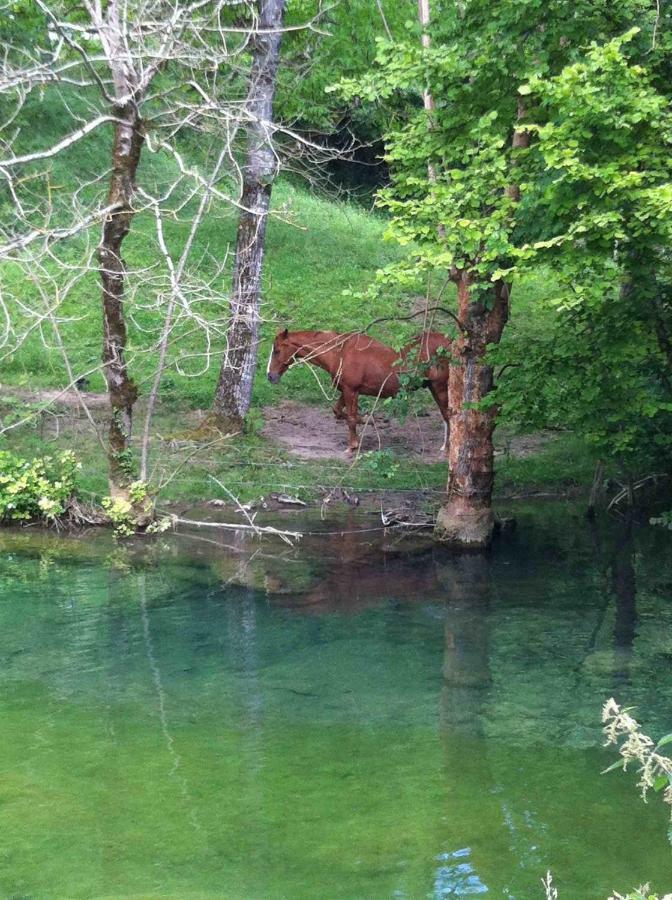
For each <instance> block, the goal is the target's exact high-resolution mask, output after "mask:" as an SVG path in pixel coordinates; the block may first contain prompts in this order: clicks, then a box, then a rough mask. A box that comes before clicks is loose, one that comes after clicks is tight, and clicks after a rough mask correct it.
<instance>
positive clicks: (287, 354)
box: [266, 328, 296, 384]
mask: <svg viewBox="0 0 672 900" xmlns="http://www.w3.org/2000/svg"><path fill="white" fill-rule="evenodd" d="M295 352H296V347H294V346H293V344H292V342H291V341H290V339H289V332H288V331H287V329H286V328H285V330H284V331H279V332H278V333H277V334H276V336H275V340H274V341H273V349H272V350H271V355H270V356H269V358H268V367H267V369H266V374H267V375H268V380H269V381H270V382H271V384H277V383H278V382H279V381H280V379H281V378H282V376H283V375H284V374H285V372H286V371H287V369H288V368H289V367H290V366H291V364H292V363H293V362H294V354H295Z"/></svg>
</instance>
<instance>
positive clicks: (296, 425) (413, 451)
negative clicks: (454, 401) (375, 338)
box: [0, 385, 554, 463]
mask: <svg viewBox="0 0 672 900" xmlns="http://www.w3.org/2000/svg"><path fill="white" fill-rule="evenodd" d="M3 394H7V395H10V396H13V397H16V398H20V399H22V400H26V401H27V402H29V403H33V404H44V406H45V407H47V408H50V407H51V406H52V404H53V406H54V411H58V410H59V409H60V410H62V411H66V410H67V411H68V413H69V415H67V416H66V419H67V421H65V422H64V423H63V426H64V427H66V428H67V427H69V428H72V429H74V430H78V426H81V427H85V428H86V427H88V424H87V422H86V419H85V418H84V416H83V414H82V412H81V409H80V399H79V396H78V393H77V391H75V390H67V391H58V390H36V391H31V390H28V389H25V388H5V387H3V386H1V385H0V398H1V397H2V395H3ZM80 396H81V398H82V399H83V400H84V402H85V403H86V405H87V407H89V409H90V410H91V411H92V413H93V414H94V417H95V418H96V419H97V420H98V419H100V416H101V414H103V415H105V413H106V411H107V406H108V400H107V395H106V394H104V393H93V392H91V391H83V392H82V394H81V395H80ZM142 406H143V404H142V400H141V401H140V402H139V404H138V410H137V411H138V412H141V411H142ZM263 413H264V427H263V429H262V434H263V436H264V437H265V438H266V439H267V440H268V441H270V442H271V443H274V444H277V445H279V446H280V447H282V448H283V449H284V450H286V451H287V452H288V453H291V454H292V455H293V456H296V457H298V458H299V459H306V460H319V459H331V460H334V459H341V460H343V461H346V460H349V457H347V455H346V447H347V435H348V429H347V425H346V423H345V422H344V421H337V420H336V418H335V417H334V414H333V412H332V410H331V406H330V405H329V404H327V403H325V404H324V405H323V406H313V405H310V404H307V403H298V402H296V401H294V400H283V401H281V402H280V403H278V404H275V405H273V406H266V407H265V408H264V410H263ZM206 414H207V411H204V410H200V411H198V410H194V411H193V412H192V413H191V414H188V415H187V416H186V422H187V423H188V425H189V427H196V426H197V425H198V423H199V420H200V419H202V418H203V417H204V416H205V415H206ZM73 416H74V418H72V417H73ZM80 418H81V420H82V421H81V422H79V421H78V420H79V419H80ZM47 419H49V417H47ZM364 419H365V422H364V424H363V425H360V426H358V429H357V433H358V435H359V438H360V448H361V452H362V453H366V452H367V451H370V450H392V451H393V452H394V453H395V454H396V455H397V456H400V457H404V458H406V459H408V458H411V459H415V460H416V461H417V462H421V463H435V462H441V461H442V460H444V459H445V454H444V453H443V451H442V450H441V445H442V444H443V420H442V419H441V416H440V415H439V413H438V411H437V410H436V409H434V408H431V407H428V408H427V409H420V410H418V411H417V412H414V413H411V414H410V415H408V416H407V417H406V419H405V420H404V421H403V422H402V421H399V420H398V419H393V418H390V417H388V416H386V415H384V413H380V412H378V413H376V414H375V415H372V416H367V415H366V414H364ZM45 424H46V425H47V426H50V425H51V423H50V422H49V421H47V422H46V423H45ZM57 426H58V422H57ZM52 430H53V428H52ZM56 430H57V431H58V427H57V428H56ZM553 438H554V435H553V434H552V433H551V432H538V433H536V434H527V435H506V434H505V433H504V432H503V431H502V430H501V429H499V430H498V431H496V432H495V446H496V451H495V452H496V454H501V453H510V454H511V455H512V456H515V457H525V456H530V455H532V454H534V453H537V452H538V451H539V450H540V449H542V448H543V447H544V446H545V445H546V444H548V443H549V442H550V441H552V440H553Z"/></svg>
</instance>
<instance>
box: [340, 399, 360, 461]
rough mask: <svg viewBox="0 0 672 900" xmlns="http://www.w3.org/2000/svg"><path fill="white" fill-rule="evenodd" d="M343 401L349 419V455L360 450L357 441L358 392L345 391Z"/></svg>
mask: <svg viewBox="0 0 672 900" xmlns="http://www.w3.org/2000/svg"><path fill="white" fill-rule="evenodd" d="M343 399H344V402H345V410H346V413H347V419H348V453H354V452H355V451H356V450H358V449H359V441H358V440H357V422H358V420H359V394H358V393H357V391H351V390H349V389H347V388H344V389H343Z"/></svg>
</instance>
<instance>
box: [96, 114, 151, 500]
mask: <svg viewBox="0 0 672 900" xmlns="http://www.w3.org/2000/svg"><path fill="white" fill-rule="evenodd" d="M115 112H116V113H117V115H118V117H119V120H120V121H119V122H118V123H117V124H116V125H115V129H114V144H113V151H112V154H113V156H112V175H111V177H110V189H109V195H108V204H109V205H110V206H114V207H115V210H114V212H111V213H110V214H109V215H108V216H107V218H106V220H105V222H104V224H103V236H102V240H101V243H100V247H99V249H98V259H99V262H100V278H101V281H102V286H103V372H104V374H105V380H106V382H107V391H108V396H109V399H110V407H111V416H110V430H109V444H108V461H109V482H110V494H111V495H112V496H113V497H114V496H117V495H120V494H123V493H124V492H125V488H126V487H127V486H128V483H129V481H132V471H131V468H130V462H129V460H128V450H129V446H130V439H131V427H132V421H133V405H134V403H135V400H136V398H137V396H138V391H137V388H136V386H135V384H134V383H133V381H132V380H131V378H130V377H129V374H128V368H127V365H126V358H125V351H126V320H125V316H124V286H125V273H126V270H125V265H124V260H123V258H122V256H121V245H122V243H123V241H124V238H125V237H126V235H127V234H128V232H129V229H130V227H131V220H132V218H133V205H132V203H133V192H134V189H135V174H136V171H137V168H138V163H139V161H140V152H141V150H142V144H143V132H142V123H141V120H140V117H139V115H138V111H137V107H136V106H135V104H134V103H132V102H129V103H128V104H127V105H126V106H125V107H123V109H117V110H115Z"/></svg>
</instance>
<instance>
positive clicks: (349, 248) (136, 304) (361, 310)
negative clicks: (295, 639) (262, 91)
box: [0, 104, 594, 501]
mask: <svg viewBox="0 0 672 900" xmlns="http://www.w3.org/2000/svg"><path fill="white" fill-rule="evenodd" d="M29 112H30V115H31V120H32V122H33V125H34V127H33V129H32V131H31V135H32V137H31V138H30V140H31V141H32V142H33V143H34V144H35V146H37V143H38V142H39V141H42V142H49V139H50V136H53V135H54V134H57V133H59V127H61V126H60V125H59V111H58V109H57V108H55V107H53V106H47V105H40V104H37V105H35V104H33V106H32V107H31V109H30V110H29ZM108 140H109V134H106V133H105V132H104V131H100V132H96V133H94V134H93V135H92V136H91V138H90V140H88V141H86V142H82V143H80V144H77V145H75V146H74V147H73V148H72V149H71V150H70V151H69V152H68V153H67V154H66V155H65V156H64V157H62V158H59V159H57V160H55V161H53V163H52V164H51V166H50V168H49V169H48V171H47V173H46V174H45V173H44V171H42V174H41V175H40V178H41V179H42V180H43V181H44V182H45V184H46V185H47V187H48V189H49V190H50V191H52V192H53V195H54V197H55V198H56V199H55V203H56V207H57V209H58V208H60V210H61V213H60V214H61V215H62V216H64V217H65V216H66V209H67V204H68V202H69V197H70V194H71V186H72V175H71V173H72V172H73V171H77V172H78V173H81V174H82V175H84V176H85V177H91V178H93V177H94V176H95V174H96V173H97V172H100V160H101V159H106V158H107V157H106V154H107V142H108ZM35 146H33V144H32V143H31V144H30V145H29V146H27V147H25V148H24V149H26V150H30V149H35ZM192 149H193V148H192ZM195 152H196V151H194V153H195ZM174 175H175V167H174V164H173V162H172V161H171V160H170V159H168V158H166V157H162V156H160V155H149V154H145V157H144V158H143V162H142V164H141V168H140V175H139V182H140V183H141V184H142V185H145V186H148V187H149V188H150V189H152V190H154V191H159V190H160V189H161V187H162V185H165V184H166V183H168V182H169V181H170V180H171V179H172V178H173V177H174ZM41 183H42V182H40V181H39V180H38V184H41ZM103 190H104V180H103V179H101V180H100V182H99V183H98V184H97V185H96V184H94V185H93V186H92V187H91V188H90V189H89V191H88V199H89V200H93V199H94V198H95V196H96V194H97V193H98V194H99V193H100V192H101V191H103ZM273 208H274V212H275V214H276V215H275V216H274V218H273V219H272V220H271V221H270V223H269V228H268V237H267V247H266V256H265V278H264V304H263V308H262V313H263V316H264V322H263V326H262V342H261V346H260V349H259V357H260V366H259V372H258V375H257V378H256V380H255V385H254V397H253V408H252V412H251V416H250V428H249V431H248V433H246V434H244V435H240V436H238V437H236V438H235V439H232V440H230V441H228V442H225V443H223V444H222V445H221V446H218V447H216V448H212V450H210V451H208V450H202V451H201V452H200V453H197V454H195V455H194V456H193V458H192V459H191V460H190V462H189V463H188V465H184V466H183V468H182V469H180V471H179V472H178V474H177V475H176V476H175V477H174V478H173V480H172V481H171V482H170V483H169V484H168V485H167V486H166V488H165V489H164V491H163V492H162V496H163V497H164V499H165V500H171V501H179V500H184V499H187V498H188V499H205V498H208V497H212V496H216V495H217V493H218V488H217V485H216V483H215V482H214V481H213V480H212V478H211V477H210V476H212V477H213V478H217V479H219V480H220V481H222V482H223V483H225V484H226V485H227V486H228V487H229V488H230V489H231V490H232V491H234V493H236V495H237V496H239V497H240V498H241V499H242V500H248V499H252V498H253V497H257V496H259V494H260V493H263V492H268V491H269V490H274V489H275V490H287V491H291V492H293V493H299V494H301V492H303V493H304V495H307V494H309V493H311V492H312V493H313V494H314V493H315V491H316V490H317V489H318V488H319V487H334V486H346V487H351V488H353V489H355V490H362V489H364V488H394V489H400V490H410V489H413V490H415V489H418V488H425V489H435V490H441V488H442V487H443V486H444V484H445V478H446V469H445V465H444V464H435V465H419V464H418V463H416V462H414V461H412V460H408V459H400V458H395V459H392V458H391V457H390V456H389V454H388V455H387V456H386V455H384V454H383V455H379V456H376V455H375V454H374V455H373V456H369V457H366V458H365V459H363V460H360V462H358V463H357V464H356V465H354V466H349V465H346V464H345V463H341V462H339V461H338V460H337V461H334V462H333V463H331V462H300V461H297V460H296V459H293V458H291V457H290V456H289V454H287V453H286V452H285V451H283V450H281V449H279V448H278V447H276V446H273V445H271V444H269V443H268V442H267V441H266V440H264V438H263V437H262V436H261V435H260V434H259V426H260V424H261V422H262V418H263V408H264V407H265V406H267V405H270V404H275V403H278V402H280V401H281V400H283V399H286V398H292V399H299V400H302V401H304V402H309V403H325V402H326V401H325V400H324V398H323V395H322V388H327V389H328V380H327V379H326V376H325V375H324V374H323V373H316V372H315V370H312V369H308V368H307V367H299V368H297V369H296V370H292V372H291V373H290V374H289V375H288V376H287V377H286V378H285V379H284V380H283V381H282V382H281V384H280V385H279V386H277V387H272V386H271V385H269V384H268V382H267V381H266V378H265V374H264V368H265V366H264V365H263V363H264V362H265V358H266V356H267V355H268V352H269V348H270V344H271V342H272V338H273V335H274V334H275V332H276V331H277V330H278V329H279V328H281V327H285V326H287V327H289V328H290V329H292V328H316V329H317V328H324V329H335V330H342V331H346V330H352V329H356V328H363V327H365V326H367V325H368V324H369V323H370V322H371V321H372V320H373V319H377V318H379V317H385V316H395V315H399V314H404V313H405V312H407V311H408V310H409V308H410V306H411V303H412V301H413V296H412V293H411V292H408V293H406V294H403V293H400V292H398V293H395V292H393V291H390V292H388V293H386V294H385V293H379V294H377V295H374V296H370V297H367V298H366V300H364V299H362V294H363V292H364V291H366V289H367V288H368V287H369V286H370V285H371V284H372V283H373V282H374V280H375V275H376V271H377V270H378V269H380V268H382V267H384V266H386V265H388V264H390V263H392V262H394V261H395V260H397V259H399V258H400V256H401V254H402V250H401V249H400V248H398V247H397V246H396V245H394V244H392V243H389V242H386V241H385V240H384V231H385V220H384V218H383V217H382V216H380V215H379V214H376V213H371V212H367V211H366V210H364V209H363V208H362V207H361V206H357V205H355V204H351V203H348V202H345V201H342V200H334V199H330V198H327V197H319V196H314V195H313V194H311V193H310V192H309V191H308V190H307V189H306V188H305V187H303V186H301V185H299V184H296V183H293V182H290V181H288V180H284V179H280V180H279V181H278V182H277V184H276V185H275V187H274V191H273ZM187 212H188V208H187V211H185V212H183V213H182V214H181V215H179V216H177V217H176V218H175V220H167V222H166V238H167V243H168V246H169V248H170V249H171V251H172V252H174V253H179V251H180V249H181V247H182V246H183V244H184V241H185V239H186V236H187V233H188V229H189V217H188V215H187ZM0 213H1V210H0ZM235 229H236V218H235V215H233V214H232V212H231V210H230V209H229V208H227V207H224V206H223V205H221V204H220V205H217V204H215V205H213V207H212V209H211V211H210V214H209V215H208V216H207V217H206V219H205V220H204V222H203V226H202V228H201V230H200V231H199V233H198V236H197V240H196V242H195V245H194V251H193V254H192V259H193V264H192V267H191V275H192V277H193V278H194V279H198V278H207V277H211V276H212V273H213V271H214V269H215V263H217V262H221V261H226V265H225V266H224V269H223V271H222V274H221V288H220V296H219V301H218V302H217V303H215V304H214V305H213V304H211V305H209V306H208V307H204V308H202V309H199V312H200V313H201V315H202V316H203V317H204V318H205V319H209V320H212V319H214V318H216V317H220V316H221V315H222V313H223V312H224V311H225V309H226V300H227V291H228V288H229V285H230V273H231V262H232V256H233V254H232V246H233V242H234V240H235ZM96 239H97V238H96V235H91V237H90V241H91V242H93V243H95V240H96ZM124 248H125V249H124V252H125V258H126V262H127V265H128V267H129V270H130V271H131V272H132V273H134V274H132V275H131V278H130V281H131V282H135V283H136V287H137V293H136V294H135V295H134V298H133V301H132V303H131V304H130V305H129V309H128V326H129V328H128V360H129V365H130V369H131V372H132V374H133V377H134V378H135V380H136V381H137V382H138V384H139V386H140V389H141V392H143V391H144V392H145V394H146V392H147V389H148V384H149V381H150V380H151V378H152V375H153V370H154V362H155V354H154V353H153V351H152V346H153V344H154V342H155V340H156V336H157V334H158V329H159V328H160V325H161V321H162V311H161V309H160V308H159V307H158V306H157V302H156V300H157V298H156V292H155V291H154V292H153V291H152V279H153V277H154V275H153V273H154V272H155V271H156V266H157V264H158V262H159V260H160V256H159V252H158V246H157V241H156V236H155V230H154V221H153V217H152V216H151V215H150V214H146V215H144V216H137V217H136V219H135V220H134V223H133V229H132V231H131V233H130V235H129V236H128V238H127V240H126V242H125V245H124ZM92 249H95V248H94V247H93V245H92V244H89V245H87V244H86V242H85V240H84V239H83V238H76V239H72V240H70V241H68V242H67V243H64V244H61V245H58V246H57V248H56V252H57V253H58V254H59V259H60V260H61V262H71V263H78V262H79V261H81V259H82V257H83V255H84V254H85V253H86V252H87V250H92ZM43 276H44V278H45V279H46V280H45V283H47V284H48V285H49V287H48V290H49V292H50V294H51V295H52V297H53V298H55V297H56V292H57V290H59V279H61V278H62V273H59V271H58V268H57V267H56V266H55V265H54V266H53V267H52V268H51V269H49V268H48V269H47V270H46V271H45V272H44V273H43ZM49 278H52V279H53V283H50V282H49ZM0 289H2V291H3V296H4V297H5V298H6V301H7V302H8V303H9V305H10V307H11V308H12V312H13V315H14V316H15V318H16V319H17V321H19V322H20V321H21V318H22V315H23V314H22V312H21V306H24V307H25V308H28V309H30V308H34V306H35V305H36V303H37V302H38V299H37V294H36V289H35V286H34V285H33V284H32V283H31V281H30V279H27V278H26V276H25V273H24V272H22V271H21V270H20V269H19V267H17V266H16V265H15V264H11V263H5V264H4V265H3V267H2V269H0ZM552 290H553V285H552V283H550V282H549V280H548V279H547V278H544V277H543V275H540V276H539V277H537V278H528V279H527V280H526V281H525V282H523V283H521V284H519V285H516V288H515V292H514V299H513V314H512V322H511V324H510V326H509V328H508V329H507V332H506V334H505V338H504V340H514V339H515V336H516V333H517V331H519V330H531V331H532V332H534V331H535V330H542V329H543V328H544V327H545V321H546V317H547V316H548V315H549V314H550V313H549V312H548V307H547V306H545V305H544V306H543V307H542V305H540V304H539V303H538V300H539V298H540V297H542V296H545V295H547V294H548V293H549V292H550V291H552ZM444 302H445V301H444ZM58 317H59V332H60V335H61V336H62V338H63V341H64V344H65V346H66V347H67V351H68V356H69V358H70V362H71V364H72V367H73V370H74V372H75V374H76V375H81V374H83V373H89V372H92V374H91V376H90V390H93V391H103V390H104V382H103V378H102V375H101V374H100V370H99V365H100V352H101V327H100V325H101V323H100V287H99V282H98V277H97V275H96V273H95V271H92V272H90V273H88V274H87V275H86V276H85V277H84V278H82V280H81V281H80V282H79V283H78V284H77V285H76V287H75V288H73V290H72V291H71V293H70V294H68V295H67V297H66V298H65V299H64V300H62V301H61V303H60V306H59V307H58ZM26 322H27V319H26ZM414 329H417V325H416V326H414V324H413V323H404V324H401V323H394V322H392V323H385V324H383V323H381V324H379V325H376V326H375V328H374V329H373V333H374V334H375V335H376V336H377V337H380V338H381V339H383V340H388V341H390V342H393V341H400V340H401V339H402V338H404V337H405V336H406V335H407V334H409V333H412V332H413V331H414ZM221 352H222V346H219V345H217V342H215V345H214V346H212V347H210V349H209V351H208V350H207V348H206V346H205V342H204V340H203V335H202V334H201V333H197V332H194V331H193V329H192V328H191V326H190V325H184V326H183V327H181V328H179V327H178V328H177V329H176V332H175V336H174V341H173V344H172V347H171V352H170V357H169V366H168V369H167V371H166V374H165V376H164V379H163V382H162V390H161V397H160V404H159V408H158V411H157V416H156V419H155V421H154V432H155V433H156V434H157V435H161V436H163V437H164V438H170V437H171V436H174V435H179V433H180V432H184V423H185V422H187V421H191V420H192V419H193V420H194V421H195V419H194V414H193V411H194V410H199V409H207V408H209V406H210V403H211V400H212V396H213V392H214V386H215V383H216V378H217V374H218V369H219V362H220V354H221ZM0 360H1V365H2V368H1V370H0V373H1V374H0V379H1V381H2V382H3V383H4V385H5V386H9V388H10V390H11V387H12V386H14V387H21V388H24V389H29V390H37V389H41V388H58V387H63V386H65V385H66V384H67V383H68V376H67V371H66V367H65V365H64V362H63V358H62V355H61V353H60V351H59V349H58V343H57V340H56V333H55V331H54V330H53V328H52V327H51V326H50V325H49V324H43V326H42V327H41V328H39V329H37V328H34V329H33V330H32V331H30V332H29V333H28V335H27V337H26V338H25V339H24V340H23V341H21V342H20V344H18V346H16V347H15V349H14V350H13V352H11V353H9V354H6V355H5V356H4V357H0ZM318 382H321V385H322V388H320V386H319V384H318ZM414 402H416V403H425V402H427V403H430V404H431V401H430V400H429V397H426V398H424V399H422V398H416V399H415V400H414ZM24 405H25V403H24V401H20V402H16V401H15V402H14V403H12V401H11V399H8V397H7V396H5V397H4V398H3V405H2V407H1V408H0V415H4V417H5V423H6V424H7V423H8V422H9V421H10V420H11V419H12V417H13V418H16V417H17V415H18V416H20V415H21V414H22V413H23V412H25V409H24ZM63 424H64V428H63V430H62V431H61V432H60V434H59V436H58V437H57V438H55V439H52V438H54V434H53V428H52V429H49V428H47V432H48V434H49V438H50V439H49V440H46V439H45V433H44V423H42V424H40V420H39V418H38V419H36V420H34V421H33V422H32V423H30V424H28V425H26V426H23V427H21V428H16V429H13V430H11V431H9V432H6V433H5V434H4V435H0V446H4V447H7V448H9V449H13V450H15V451H16V452H19V453H22V454H24V455H26V456H30V455H37V454H40V453H44V452H52V451H54V450H55V449H62V448H65V447H70V446H73V445H74V446H75V449H76V451H77V453H78V455H79V457H80V459H81V461H82V465H83V469H82V475H81V484H82V488H83V490H85V491H90V492H92V493H93V494H96V495H98V496H100V495H101V494H104V493H106V491H107V487H106V476H105V463H104V462H103V455H102V450H101V448H100V446H99V445H98V443H97V442H96V440H95V438H94V437H93V436H92V435H91V434H90V432H87V431H86V429H83V428H82V423H77V426H76V429H75V431H74V435H73V431H72V429H71V428H70V427H69V426H68V425H67V421H65V422H64V423H63ZM41 428H42V431H41ZM504 428H505V429H506V428H509V429H510V428H511V424H508V425H507V423H506V422H504ZM192 450H193V448H192V447H191V445H185V444H180V443H179V442H178V443H177V444H176V443H175V441H173V442H171V441H170V440H163V441H162V440H155V442H154V460H153V461H154V463H155V464H156V466H157V472H159V471H162V470H163V471H165V472H166V473H168V472H170V471H173V470H174V469H175V468H176V467H178V466H179V465H180V462H181V461H184V459H185V458H186V457H187V456H188V454H189V453H191V452H192ZM593 467H594V463H593V460H592V455H591V454H590V452H588V451H587V450H586V448H585V447H584V446H583V445H582V444H581V443H580V442H578V441H576V440H575V439H572V438H571V437H568V436H563V437H561V438H560V439H559V440H558V441H557V442H555V443H554V444H552V445H550V446H549V447H547V448H545V449H544V450H543V451H541V452H539V453H538V454H535V455H534V456H531V457H530V456H528V457H526V458H524V459H518V458H515V457H513V456H507V455H504V456H502V457H500V458H499V460H498V476H497V485H498V489H499V490H501V491H505V492H511V491H516V490H520V489H522V488H524V487H525V488H527V489H531V488H532V489H533V488H538V487H540V486H541V487H544V486H546V487H552V488H554V489H565V488H566V487H568V486H571V485H572V484H576V483H581V484H585V483H587V482H588V481H589V480H590V477H591V476H592V470H593ZM219 493H221V491H219Z"/></svg>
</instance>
